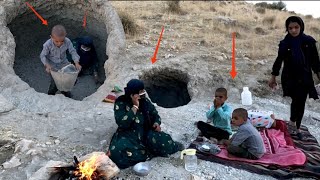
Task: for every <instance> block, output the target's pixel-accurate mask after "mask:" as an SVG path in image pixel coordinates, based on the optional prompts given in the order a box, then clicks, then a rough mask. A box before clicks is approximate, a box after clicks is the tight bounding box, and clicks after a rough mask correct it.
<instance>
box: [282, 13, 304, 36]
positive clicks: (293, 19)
mask: <svg viewBox="0 0 320 180" xmlns="http://www.w3.org/2000/svg"><path fill="white" fill-rule="evenodd" d="M292 22H296V23H298V24H299V26H300V34H302V33H303V31H304V22H303V20H302V19H301V18H300V17H299V16H290V17H288V19H287V20H286V31H287V32H289V29H288V28H289V24H290V23H292ZM300 34H299V35H300Z"/></svg>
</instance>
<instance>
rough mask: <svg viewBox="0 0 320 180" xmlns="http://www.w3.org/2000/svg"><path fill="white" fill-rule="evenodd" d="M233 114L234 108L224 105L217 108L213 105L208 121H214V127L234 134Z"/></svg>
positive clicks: (207, 114)
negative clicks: (232, 125) (232, 127)
mask: <svg viewBox="0 0 320 180" xmlns="http://www.w3.org/2000/svg"><path fill="white" fill-rule="evenodd" d="M231 113H232V108H231V107H230V106H229V105H228V104H226V103H224V104H223V105H222V106H221V107H219V108H217V109H216V108H215V107H214V106H213V105H212V106H211V107H210V110H209V111H208V112H207V113H206V116H207V118H208V119H210V120H212V122H213V126H214V127H217V128H220V129H223V130H225V131H227V132H228V133H229V134H232V130H231Z"/></svg>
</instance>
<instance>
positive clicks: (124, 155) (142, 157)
mask: <svg viewBox="0 0 320 180" xmlns="http://www.w3.org/2000/svg"><path fill="white" fill-rule="evenodd" d="M145 93H146V91H145V90H144V84H143V82H142V81H140V80H138V79H132V80H130V81H129V82H128V84H127V87H126V88H125V94H124V95H122V96H120V97H118V98H117V100H116V102H115V105H114V115H115V120H116V123H117V124H118V129H117V131H116V132H115V134H114V135H113V137H112V140H111V142H110V146H109V152H108V155H109V157H110V159H111V160H112V161H113V162H115V163H116V164H117V166H118V167H119V168H121V169H124V168H127V167H129V166H133V165H135V164H136V163H139V162H142V161H146V160H148V159H151V158H152V157H156V156H162V157H167V156H168V155H169V154H173V153H175V152H177V151H181V150H183V149H184V147H183V145H182V144H181V143H178V142H175V141H173V140H172V138H171V136H170V135H169V134H166V133H164V132H162V131H161V127H160V125H161V120H160V116H159V115H158V112H157V110H156V109H155V107H154V106H153V104H152V103H151V102H150V100H149V99H148V98H146V97H145Z"/></svg>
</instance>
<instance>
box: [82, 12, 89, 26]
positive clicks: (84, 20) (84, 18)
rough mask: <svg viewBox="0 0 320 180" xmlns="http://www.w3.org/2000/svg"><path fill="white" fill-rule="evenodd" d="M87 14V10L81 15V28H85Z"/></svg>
mask: <svg viewBox="0 0 320 180" xmlns="http://www.w3.org/2000/svg"><path fill="white" fill-rule="evenodd" d="M87 14H88V12H87V11H86V12H85V13H84V17H83V24H82V26H83V28H86V25H87Z"/></svg>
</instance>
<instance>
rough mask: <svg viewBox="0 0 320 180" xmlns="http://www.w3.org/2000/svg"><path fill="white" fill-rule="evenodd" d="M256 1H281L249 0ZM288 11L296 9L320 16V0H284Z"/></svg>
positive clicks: (316, 16) (295, 10) (303, 12)
mask: <svg viewBox="0 0 320 180" xmlns="http://www.w3.org/2000/svg"><path fill="white" fill-rule="evenodd" d="M247 2H249V3H256V2H267V3H273V2H279V1H247ZM283 2H284V3H285V4H286V8H287V10H288V11H294V12H296V13H300V14H303V15H312V16H313V17H314V18H318V17H320V1H283Z"/></svg>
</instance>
